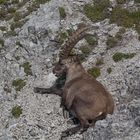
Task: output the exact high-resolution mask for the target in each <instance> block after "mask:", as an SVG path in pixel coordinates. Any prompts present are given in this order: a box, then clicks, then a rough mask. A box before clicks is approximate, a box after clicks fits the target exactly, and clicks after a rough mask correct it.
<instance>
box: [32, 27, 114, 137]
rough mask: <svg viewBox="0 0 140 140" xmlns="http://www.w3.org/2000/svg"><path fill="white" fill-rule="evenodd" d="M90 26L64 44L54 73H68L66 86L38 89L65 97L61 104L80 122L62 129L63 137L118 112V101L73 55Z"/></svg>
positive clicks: (85, 128)
mask: <svg viewBox="0 0 140 140" xmlns="http://www.w3.org/2000/svg"><path fill="white" fill-rule="evenodd" d="M87 29H88V28H87V27H84V28H81V29H78V30H76V31H75V32H74V33H73V35H72V36H71V37H70V38H69V39H68V41H67V42H66V43H65V45H64V46H63V47H62V50H61V51H60V54H59V61H58V63H57V64H56V65H55V67H54V68H53V73H54V74H55V75H56V76H57V77H59V76H60V75H62V74H64V73H66V81H65V84H64V86H63V88H57V87H56V85H54V86H53V87H51V88H49V89H46V88H39V87H36V88H34V91H35V92H38V93H41V94H44V93H51V94H56V95H59V96H61V97H62V101H61V105H62V106H63V107H65V108H66V109H67V110H68V111H70V112H71V113H72V114H73V115H74V116H75V117H76V118H78V120H79V122H80V124H79V125H77V126H76V127H74V128H70V129H68V130H66V131H64V132H62V137H63V136H69V135H72V134H75V133H76V132H78V131H80V130H81V132H84V131H85V130H87V128H89V127H90V126H94V125H95V122H96V121H97V120H102V119H105V118H106V116H107V114H113V111H114V101H113V98H112V96H111V95H110V94H109V92H108V91H107V90H106V89H105V88H104V86H103V85H102V84H101V83H100V82H98V81H97V80H96V79H94V78H93V77H92V76H91V75H89V74H88V73H87V72H86V71H85V69H84V68H83V66H82V64H81V63H80V60H79V58H78V56H76V55H70V53H71V50H72V49H73V48H74V46H75V45H76V44H77V42H78V41H79V40H81V39H82V38H84V37H85V36H86V35H87V33H86V31H87Z"/></svg>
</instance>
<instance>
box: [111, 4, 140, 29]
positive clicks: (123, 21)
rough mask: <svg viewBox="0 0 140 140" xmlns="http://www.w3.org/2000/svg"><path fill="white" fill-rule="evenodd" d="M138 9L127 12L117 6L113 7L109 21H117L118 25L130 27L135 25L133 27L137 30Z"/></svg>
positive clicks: (139, 14) (139, 15)
mask: <svg viewBox="0 0 140 140" xmlns="http://www.w3.org/2000/svg"><path fill="white" fill-rule="evenodd" d="M139 22H140V11H139V10H138V11H134V12H129V11H128V10H127V9H123V8H121V7H119V6H117V7H115V8H114V9H113V11H112V14H111V16H110V23H117V24H118V25H119V26H123V27H126V28H131V27H134V25H135V26H136V27H135V29H136V30H139V28H140V27H139Z"/></svg>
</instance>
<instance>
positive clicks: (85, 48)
mask: <svg viewBox="0 0 140 140" xmlns="http://www.w3.org/2000/svg"><path fill="white" fill-rule="evenodd" d="M80 50H81V51H82V53H83V54H84V55H85V57H87V56H88V55H89V54H90V52H91V51H92V50H91V48H90V47H89V46H81V47H80Z"/></svg>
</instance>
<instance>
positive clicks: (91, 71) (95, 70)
mask: <svg viewBox="0 0 140 140" xmlns="http://www.w3.org/2000/svg"><path fill="white" fill-rule="evenodd" d="M88 73H89V74H91V75H92V76H93V77H94V78H97V77H99V76H100V75H101V72H100V69H99V68H98V67H94V68H91V69H88Z"/></svg>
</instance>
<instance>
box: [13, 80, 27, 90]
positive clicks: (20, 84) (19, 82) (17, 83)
mask: <svg viewBox="0 0 140 140" xmlns="http://www.w3.org/2000/svg"><path fill="white" fill-rule="evenodd" d="M25 85H26V82H25V81H24V80H22V79H16V80H13V81H12V86H14V87H15V90H16V91H20V90H21V89H22V88H23V87H24V86H25Z"/></svg>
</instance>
